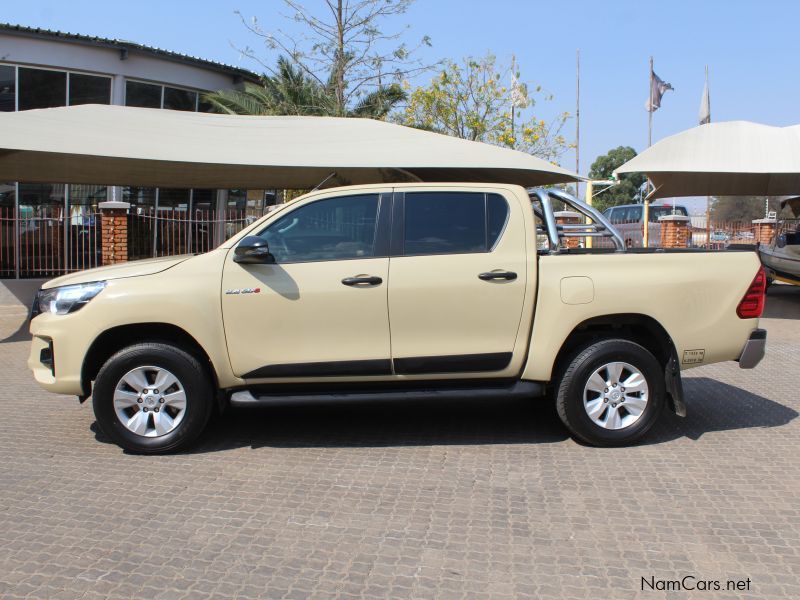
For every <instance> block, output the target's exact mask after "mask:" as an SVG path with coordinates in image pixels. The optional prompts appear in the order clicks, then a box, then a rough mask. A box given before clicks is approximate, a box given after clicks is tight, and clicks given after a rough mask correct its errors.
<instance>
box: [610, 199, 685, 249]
mask: <svg viewBox="0 0 800 600" xmlns="http://www.w3.org/2000/svg"><path fill="white" fill-rule="evenodd" d="M665 215H681V216H684V217H687V216H689V213H688V211H687V210H686V207H684V206H680V205H678V206H672V204H651V205H650V218H649V221H650V224H649V237H650V240H649V246H650V247H653V246H657V245H658V244H659V241H660V239H661V224H660V223H659V222H658V219H659V217H663V216H665ZM603 216H604V217H605V218H606V219H608V220H609V221H610V222H611V224H612V225H614V227H616V228H617V231H619V233H620V235H621V236H622V238H623V239H624V240H625V245H626V246H628V247H629V248H630V247H633V248H641V247H642V246H643V245H644V244H643V243H642V242H643V238H644V236H643V231H644V205H642V204H622V205H620V206H612V207H611V208H607V209H606V210H605V211H603Z"/></svg>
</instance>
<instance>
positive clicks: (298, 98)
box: [204, 56, 406, 119]
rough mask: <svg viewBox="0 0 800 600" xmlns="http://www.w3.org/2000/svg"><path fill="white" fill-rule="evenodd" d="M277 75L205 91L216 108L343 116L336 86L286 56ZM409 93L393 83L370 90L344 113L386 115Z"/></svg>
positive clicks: (249, 112)
mask: <svg viewBox="0 0 800 600" xmlns="http://www.w3.org/2000/svg"><path fill="white" fill-rule="evenodd" d="M274 72H275V74H274V75H265V76H264V77H263V78H262V80H261V83H260V84H256V83H250V82H246V83H245V84H244V88H243V89H241V90H219V91H216V92H210V93H208V94H205V95H204V99H205V101H206V102H208V103H209V104H210V105H211V107H212V109H213V110H214V111H215V112H220V113H227V114H236V115H313V116H340V112H339V109H338V105H337V100H336V97H335V92H334V90H333V87H332V86H331V85H330V84H329V85H324V86H323V85H321V84H320V83H319V82H318V81H317V80H315V79H314V78H312V77H310V76H308V75H306V74H305V73H304V72H303V71H302V70H301V69H300V68H299V67H298V66H296V65H294V64H293V63H292V62H291V60H289V59H288V58H286V57H284V56H280V57H278V62H277V65H276V68H275V70H274ZM405 99H406V93H405V92H404V91H403V89H402V88H401V87H400V85H399V84H396V83H392V84H389V85H384V86H380V87H377V88H375V89H373V90H371V91H370V92H369V93H368V94H366V95H364V96H362V97H361V98H360V99H359V101H358V103H357V104H355V105H354V106H353V107H352V108H350V109H348V110H347V111H346V113H345V115H344V116H348V117H365V118H372V119H384V118H386V116H387V115H388V114H389V112H390V111H391V110H393V109H394V108H395V107H396V106H397V105H398V104H400V103H401V102H403V101H405Z"/></svg>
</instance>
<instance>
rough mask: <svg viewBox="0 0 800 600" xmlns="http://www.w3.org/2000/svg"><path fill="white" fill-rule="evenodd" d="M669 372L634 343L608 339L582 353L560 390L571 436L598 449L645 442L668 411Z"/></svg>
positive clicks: (559, 404)
mask: <svg viewBox="0 0 800 600" xmlns="http://www.w3.org/2000/svg"><path fill="white" fill-rule="evenodd" d="M664 397H665V389H664V370H663V369H662V368H661V366H660V365H659V363H658V361H657V360H656V358H655V357H654V356H653V355H652V354H651V353H650V352H649V351H648V350H647V349H646V348H643V347H642V346H640V345H639V344H636V343H634V342H631V341H628V340H623V339H607V340H603V341H601V342H597V343H595V344H592V345H591V346H588V347H586V348H584V349H583V350H581V351H580V352H578V353H577V355H575V356H574V357H573V358H572V360H571V361H570V363H569V365H568V366H567V368H566V370H565V371H564V374H563V376H562V378H561V381H560V383H559V386H558V394H557V396H556V408H557V409H558V415H559V417H561V420H562V421H563V422H564V425H566V426H567V428H568V429H569V431H570V433H571V434H572V435H573V436H574V437H576V438H578V439H579V440H581V441H583V442H586V443H588V444H591V445H593V446H624V445H626V444H630V443H632V442H634V441H636V440H638V439H639V438H641V437H642V436H643V435H644V434H645V433H647V431H648V430H649V429H650V428H651V427H652V426H653V424H654V423H655V422H656V419H657V418H658V416H659V415H660V414H661V411H662V409H663V407H664Z"/></svg>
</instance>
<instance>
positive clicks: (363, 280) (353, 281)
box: [342, 275, 383, 286]
mask: <svg viewBox="0 0 800 600" xmlns="http://www.w3.org/2000/svg"><path fill="white" fill-rule="evenodd" d="M342 283H343V284H344V285H350V286H353V285H380V284H381V283H383V279H381V278H380V277H376V276H374V275H372V276H366V277H345V278H344V279H342Z"/></svg>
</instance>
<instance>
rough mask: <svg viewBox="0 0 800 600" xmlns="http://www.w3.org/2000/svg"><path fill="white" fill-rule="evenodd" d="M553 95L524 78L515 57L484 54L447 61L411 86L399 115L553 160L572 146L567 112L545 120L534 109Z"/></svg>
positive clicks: (403, 120) (406, 121)
mask: <svg viewBox="0 0 800 600" xmlns="http://www.w3.org/2000/svg"><path fill="white" fill-rule="evenodd" d="M405 86H406V88H407V89H409V90H410V86H409V85H408V84H407V83H406V84H405ZM552 99H553V97H552V95H550V94H546V93H545V92H543V91H542V88H541V87H540V86H537V87H534V88H530V87H529V86H528V85H527V84H525V83H522V82H521V81H520V75H519V72H518V71H517V68H516V65H515V64H514V61H512V65H511V67H502V66H500V65H498V64H497V59H496V57H495V56H494V55H492V54H487V55H486V56H484V57H482V58H477V59H476V58H467V59H464V61H463V62H462V63H461V64H459V63H455V62H452V61H447V62H445V63H444V64H443V67H442V70H441V71H440V72H439V73H438V74H437V75H436V76H435V77H434V78H433V80H432V81H431V82H430V84H429V85H428V86H427V87H419V88H416V89H415V90H413V91H411V92H410V94H409V99H408V104H407V105H406V108H405V110H404V111H402V113H401V114H400V115H399V116H398V121H399V122H401V123H402V124H404V125H409V126H411V127H418V128H421V129H429V130H431V131H438V132H440V133H445V134H447V135H452V136H455V137H459V138H463V139H467V140H474V141H479V142H488V143H490V144H496V145H498V146H507V147H509V148H514V149H515V150H521V151H523V152H527V153H529V154H533V155H534V156H538V157H540V158H544V159H546V160H551V161H555V160H557V159H558V158H559V157H560V156H561V154H563V153H564V152H565V151H566V150H567V149H568V148H571V147H573V144H570V143H569V142H567V140H566V138H565V137H564V135H563V133H562V130H563V128H564V124H565V123H566V121H567V119H569V117H570V115H569V113H566V112H562V113H559V114H558V115H557V116H556V117H555V118H553V119H551V120H549V121H545V120H544V119H539V118H537V117H536V116H535V115H534V114H533V110H532V109H533V107H534V106H535V105H536V102H537V101H538V100H543V101H550V100H552Z"/></svg>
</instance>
